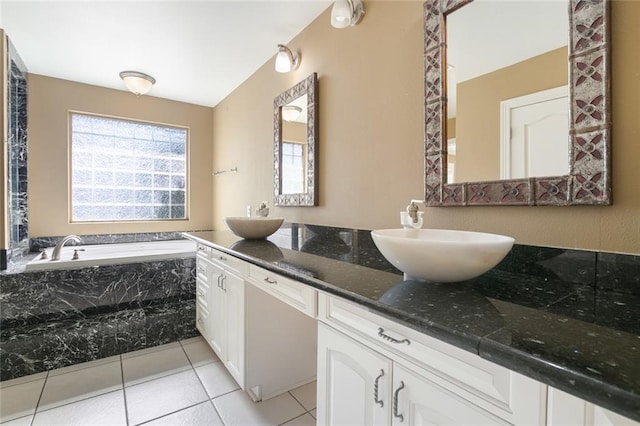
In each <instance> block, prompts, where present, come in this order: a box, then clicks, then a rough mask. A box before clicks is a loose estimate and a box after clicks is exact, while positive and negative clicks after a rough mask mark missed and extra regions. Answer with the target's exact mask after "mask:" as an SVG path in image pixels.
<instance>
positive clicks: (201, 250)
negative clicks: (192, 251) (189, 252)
mask: <svg viewBox="0 0 640 426" xmlns="http://www.w3.org/2000/svg"><path fill="white" fill-rule="evenodd" d="M197 254H198V256H202V257H204V258H205V259H208V258H209V257H210V256H211V247H209V246H207V245H205V244H201V243H198V250H197Z"/></svg>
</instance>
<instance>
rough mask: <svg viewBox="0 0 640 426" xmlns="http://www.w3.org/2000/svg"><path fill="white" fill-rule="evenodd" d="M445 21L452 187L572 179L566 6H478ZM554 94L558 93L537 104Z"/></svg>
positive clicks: (490, 0)
mask: <svg viewBox="0 0 640 426" xmlns="http://www.w3.org/2000/svg"><path fill="white" fill-rule="evenodd" d="M446 20H447V21H446V23H447V25H446V31H447V34H446V37H447V99H448V103H447V115H448V120H447V139H449V140H450V141H453V140H455V145H453V146H455V148H453V146H451V144H449V145H450V147H449V150H448V158H447V163H448V167H449V169H450V170H449V173H448V179H447V181H448V182H449V183H454V182H455V183H459V182H473V181H489V180H499V179H511V178H522V177H534V176H536V177H539V176H555V175H565V174H567V173H568V170H569V149H568V146H569V139H568V128H569V99H568V94H569V91H568V87H567V84H568V77H567V76H568V54H567V41H568V37H569V33H568V21H569V18H568V10H567V2H566V0H549V1H538V0H519V1H504V0H474V1H473V2H471V3H468V4H466V5H464V6H463V7H461V8H460V9H458V10H456V11H455V12H453V13H450V14H448V15H447V17H446ZM549 89H556V90H559V91H560V92H561V94H560V95H558V96H556V97H555V98H554V101H553V102H550V103H546V104H545V103H544V102H547V100H544V102H543V103H542V104H539V105H538V101H536V100H535V99H537V98H536V96H538V97H539V96H540V94H542V93H545V92H546V91H548V90H549ZM555 93H557V92H554V96H555ZM527 96H531V97H532V99H534V100H533V101H530V103H529V105H528V106H527V107H525V108H523V105H520V104H517V105H518V106H516V107H514V106H513V104H511V106H510V107H508V108H507V109H506V110H505V106H504V104H505V103H507V104H508V103H509V102H510V101H513V100H514V99H521V98H526V97H527ZM452 148H453V149H452Z"/></svg>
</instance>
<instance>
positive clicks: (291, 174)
mask: <svg viewBox="0 0 640 426" xmlns="http://www.w3.org/2000/svg"><path fill="white" fill-rule="evenodd" d="M304 151H305V149H304V146H303V145H301V144H299V143H291V142H282V177H281V182H282V193H283V194H300V193H303V192H305V190H304V177H305V169H304V155H305V152H304Z"/></svg>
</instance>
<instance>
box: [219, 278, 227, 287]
mask: <svg viewBox="0 0 640 426" xmlns="http://www.w3.org/2000/svg"><path fill="white" fill-rule="evenodd" d="M220 278H222V279H221V280H220V288H221V289H222V290H224V291H227V287H226V286H225V285H224V281H225V280H226V279H227V276H226V275H220Z"/></svg>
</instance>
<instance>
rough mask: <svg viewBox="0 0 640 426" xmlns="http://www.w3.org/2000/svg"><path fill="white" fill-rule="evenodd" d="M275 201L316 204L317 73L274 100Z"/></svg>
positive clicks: (301, 204)
mask: <svg viewBox="0 0 640 426" xmlns="http://www.w3.org/2000/svg"><path fill="white" fill-rule="evenodd" d="M273 140H274V160H273V178H274V179H273V183H274V188H273V190H274V197H273V200H274V204H275V205H276V206H280V207H287V206H317V205H318V197H317V193H318V180H317V179H316V175H317V167H318V149H317V148H318V147H317V143H318V76H317V74H316V73H313V74H311V75H310V76H309V77H307V78H306V79H304V80H302V81H301V82H299V83H298V84H296V85H295V86H293V87H292V88H290V89H288V90H286V91H285V92H283V93H281V94H280V95H278V96H277V97H276V98H275V99H274V101H273Z"/></svg>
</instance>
